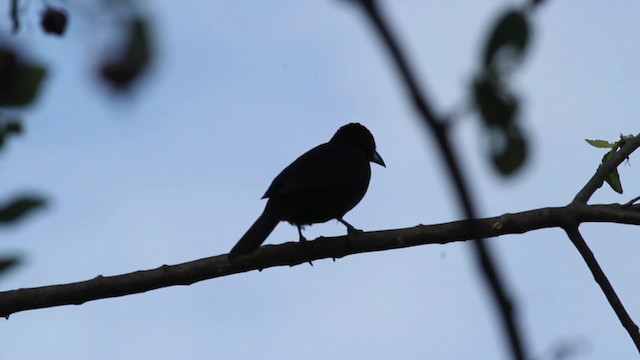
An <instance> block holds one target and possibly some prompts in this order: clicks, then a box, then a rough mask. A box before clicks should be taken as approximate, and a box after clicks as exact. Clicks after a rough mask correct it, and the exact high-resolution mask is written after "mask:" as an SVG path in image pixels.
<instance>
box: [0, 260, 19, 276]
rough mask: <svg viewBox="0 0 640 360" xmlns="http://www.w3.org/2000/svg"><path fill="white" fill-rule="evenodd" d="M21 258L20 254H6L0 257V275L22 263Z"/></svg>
mask: <svg viewBox="0 0 640 360" xmlns="http://www.w3.org/2000/svg"><path fill="white" fill-rule="evenodd" d="M20 262H21V258H20V257H18V256H4V257H0V275H3V274H4V273H5V272H7V270H10V269H11V268H13V267H14V266H16V265H18V264H20Z"/></svg>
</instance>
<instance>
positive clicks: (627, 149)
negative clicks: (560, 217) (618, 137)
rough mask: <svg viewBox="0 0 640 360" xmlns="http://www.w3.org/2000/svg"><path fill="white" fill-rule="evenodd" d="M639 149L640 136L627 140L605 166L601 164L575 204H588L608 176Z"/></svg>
mask: <svg viewBox="0 0 640 360" xmlns="http://www.w3.org/2000/svg"><path fill="white" fill-rule="evenodd" d="M638 147H640V134H638V135H636V136H634V137H633V138H630V139H627V141H625V143H624V145H622V147H620V149H619V150H618V151H617V152H616V153H615V154H613V155H611V156H609V158H608V159H607V161H606V162H605V163H604V164H600V167H598V170H597V171H596V173H595V174H593V176H592V177H591V179H590V180H589V181H588V182H587V184H586V185H585V186H584V187H583V188H582V190H580V191H579V192H578V194H577V195H576V197H575V198H573V203H582V204H586V203H587V201H589V199H590V198H591V196H592V195H593V193H594V192H595V191H596V190H598V188H600V187H601V186H602V184H603V183H604V179H605V178H606V177H607V175H609V173H611V172H612V171H614V170H615V169H616V168H617V167H618V165H620V164H622V162H623V161H624V160H625V159H626V158H627V157H629V155H631V153H632V152H634V151H635V150H636V149H637V148H638Z"/></svg>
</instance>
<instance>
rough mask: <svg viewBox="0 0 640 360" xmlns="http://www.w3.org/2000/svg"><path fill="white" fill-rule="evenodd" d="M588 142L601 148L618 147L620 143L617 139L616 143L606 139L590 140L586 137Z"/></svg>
mask: <svg viewBox="0 0 640 360" xmlns="http://www.w3.org/2000/svg"><path fill="white" fill-rule="evenodd" d="M584 140H585V141H586V142H588V143H589V145H591V146H594V147H597V148H601V149H610V148H616V147H618V145H619V143H618V142H617V141H616V142H614V143H610V142H608V141H606V140H589V139H584Z"/></svg>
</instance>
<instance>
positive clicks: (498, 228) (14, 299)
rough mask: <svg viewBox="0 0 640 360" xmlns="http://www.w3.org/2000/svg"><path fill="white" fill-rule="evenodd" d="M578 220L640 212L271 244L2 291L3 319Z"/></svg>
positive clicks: (583, 209) (562, 212)
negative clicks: (232, 254) (230, 257)
mask: <svg viewBox="0 0 640 360" xmlns="http://www.w3.org/2000/svg"><path fill="white" fill-rule="evenodd" d="M568 219H573V220H570V221H571V223H573V221H574V220H575V221H576V222H578V223H580V222H611V223H620V224H634V225H640V212H639V211H637V210H636V209H632V208H628V207H623V206H621V205H618V204H615V205H571V206H566V207H555V208H543V209H536V210H531V211H525V212H521V213H516V214H505V215H502V216H497V217H492V218H486V219H478V220H476V223H475V226H474V227H473V229H474V230H475V231H471V230H470V229H471V227H469V226H468V225H469V221H468V220H464V221H455V222H450V223H445V224H437V225H430V226H425V225H419V226H416V227H412V228H406V229H397V230H386V231H373V232H366V233H361V234H358V235H355V236H352V237H348V236H340V237H331V238H318V239H316V240H314V241H308V242H306V243H302V244H301V243H298V242H289V243H285V244H281V245H267V246H263V247H262V248H260V249H259V250H258V251H257V252H255V253H254V254H252V255H250V256H247V257H245V258H240V259H238V260H237V261H235V262H233V263H229V261H227V257H226V256H225V255H218V256H213V257H209V258H204V259H200V260H195V261H191V262H187V263H183V264H179V265H173V266H168V265H163V266H161V267H159V268H156V269H153V270H144V271H136V272H133V273H128V274H122V275H117V276H98V277H96V278H94V279H91V280H86V281H81V282H75V283H70V284H62V285H52V286H43V287H36V288H24V289H18V290H10V291H4V292H0V316H3V317H8V316H9V315H11V314H13V313H16V312H19V311H25V310H31V309H40V308H47V307H52V306H60V305H79V304H82V303H85V302H87V301H92V300H98V299H105V298H112V297H118V296H125V295H131V294H137V293H143V292H146V291H149V290H154V289H159V288H163V287H168V286H175V285H190V284H193V283H196V282H199V281H202V280H207V279H213V278H217V277H221V276H226V275H231V274H236V273H241V272H246V271H251V270H261V269H266V268H269V267H274V266H284V265H287V266H293V265H298V264H302V263H306V262H307V261H310V260H319V259H327V258H341V257H344V256H347V255H353V254H358V253H365V252H372V251H385V250H391V249H400V248H406V247H411V246H417V245H425V244H447V243H450V242H455V241H466V240H470V239H474V238H478V237H490V236H499V235H505V234H521V233H525V232H528V231H531V230H537V229H542V228H550V227H566V226H569V225H570V223H567V221H568Z"/></svg>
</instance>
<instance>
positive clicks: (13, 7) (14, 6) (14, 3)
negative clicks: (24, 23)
mask: <svg viewBox="0 0 640 360" xmlns="http://www.w3.org/2000/svg"><path fill="white" fill-rule="evenodd" d="M18 7H19V4H18V0H11V4H10V5H9V14H10V16H11V22H12V23H13V27H12V29H11V31H13V33H14V34H15V33H17V32H18V30H20V16H19V14H18Z"/></svg>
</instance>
